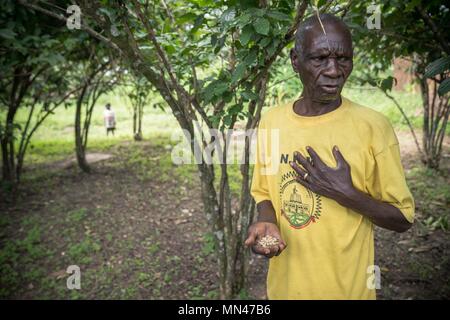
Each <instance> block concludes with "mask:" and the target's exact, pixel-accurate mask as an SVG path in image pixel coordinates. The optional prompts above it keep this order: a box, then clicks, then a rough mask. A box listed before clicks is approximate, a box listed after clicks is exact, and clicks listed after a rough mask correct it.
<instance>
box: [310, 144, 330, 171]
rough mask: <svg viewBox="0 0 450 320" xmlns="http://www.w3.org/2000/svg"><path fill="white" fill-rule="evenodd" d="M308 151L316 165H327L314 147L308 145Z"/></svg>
mask: <svg viewBox="0 0 450 320" xmlns="http://www.w3.org/2000/svg"><path fill="white" fill-rule="evenodd" d="M306 151H308V153H309V155H310V156H311V158H312V160H313V163H314V165H315V166H326V164H325V163H324V162H323V161H322V159H320V157H319V155H318V154H317V152H316V151H315V150H314V149H313V148H312V147H309V146H308V147H306Z"/></svg>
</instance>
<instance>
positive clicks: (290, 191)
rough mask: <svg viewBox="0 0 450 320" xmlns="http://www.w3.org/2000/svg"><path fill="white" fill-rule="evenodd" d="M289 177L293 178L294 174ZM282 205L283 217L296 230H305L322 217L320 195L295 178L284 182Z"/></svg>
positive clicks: (282, 186) (282, 185) (281, 197)
mask: <svg viewBox="0 0 450 320" xmlns="http://www.w3.org/2000/svg"><path fill="white" fill-rule="evenodd" d="M285 176H286V175H285ZM288 176H290V178H291V177H292V174H289V175H288ZM282 180H283V179H282ZM280 203H281V215H282V216H283V217H284V218H286V220H287V221H288V222H289V225H290V226H291V227H292V228H294V229H302V228H305V227H306V226H308V225H309V224H310V223H311V222H313V223H314V222H316V221H317V220H318V219H319V217H320V210H321V199H320V195H318V194H315V193H313V192H312V191H311V190H309V189H307V188H305V187H303V186H302V185H300V184H299V183H298V182H297V181H295V178H291V179H285V181H284V182H283V181H282V183H281V186H280Z"/></svg>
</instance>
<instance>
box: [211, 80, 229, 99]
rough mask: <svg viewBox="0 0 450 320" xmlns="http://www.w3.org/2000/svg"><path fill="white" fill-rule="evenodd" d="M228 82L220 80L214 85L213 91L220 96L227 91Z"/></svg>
mask: <svg viewBox="0 0 450 320" xmlns="http://www.w3.org/2000/svg"><path fill="white" fill-rule="evenodd" d="M227 89H228V83H225V82H220V83H218V84H217V85H216V86H214V89H213V92H214V95H215V96H220V95H221V94H222V93H224V92H225V91H227Z"/></svg>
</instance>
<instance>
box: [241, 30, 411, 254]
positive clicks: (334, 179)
mask: <svg viewBox="0 0 450 320" xmlns="http://www.w3.org/2000/svg"><path fill="white" fill-rule="evenodd" d="M324 27H325V30H326V33H327V34H326V35H325V34H324V33H323V30H322V28H321V27H320V25H319V24H318V23H317V24H314V25H313V27H312V28H310V29H308V31H307V32H305V35H304V39H303V41H302V46H303V47H302V50H301V51H302V52H297V51H296V50H295V49H292V51H291V63H292V67H293V69H294V71H295V72H297V73H298V74H299V76H300V79H301V80H302V83H303V84H304V89H303V92H302V98H301V99H300V100H298V101H296V102H295V103H294V112H295V113H297V114H299V115H302V116H318V115H321V114H325V113H328V112H331V111H333V110H335V109H337V108H338V107H339V106H340V105H341V91H342V88H343V87H344V84H345V81H346V80H347V78H348V76H349V75H350V73H351V71H352V69H353V48H352V41H351V35H350V33H349V31H348V29H347V28H346V26H345V25H343V24H341V23H337V22H334V21H328V22H326V23H324ZM306 149H307V152H308V156H306V155H302V154H301V153H300V152H295V154H294V160H295V161H291V162H290V166H291V167H292V168H293V169H294V170H295V172H296V173H297V174H298V176H297V178H296V180H297V182H298V183H300V184H301V185H303V186H304V187H305V188H308V189H309V190H311V191H312V192H314V193H317V194H320V195H322V196H324V197H328V198H330V199H333V200H335V201H336V202H338V203H339V204H340V205H342V206H344V207H347V208H349V209H352V210H354V211H356V212H358V213H360V214H361V215H363V216H365V217H366V218H368V219H370V220H371V221H372V222H373V223H374V224H376V225H377V226H379V227H382V228H385V229H389V230H393V231H397V232H404V231H406V230H408V229H409V228H410V227H411V225H412V224H411V223H410V222H408V221H407V220H406V218H405V217H404V216H403V214H402V213H401V211H400V210H399V209H398V208H396V207H395V206H393V205H391V204H389V203H386V202H382V201H378V200H376V199H374V198H372V197H371V196H370V195H368V194H366V193H364V192H362V191H360V190H358V189H356V188H355V187H354V186H353V182H352V179H351V168H350V165H349V164H348V162H347V161H346V160H345V158H344V156H343V155H342V154H341V152H340V151H339V148H338V146H334V148H333V150H332V152H333V155H334V158H335V160H336V163H337V165H336V167H334V168H333V167H328V166H327V165H326V164H325V163H324V162H323V161H322V159H321V158H320V156H319V155H318V154H317V153H316V152H315V151H314V149H313V148H311V147H307V148H306ZM257 210H258V220H257V222H255V223H253V224H252V225H251V226H250V227H249V230H248V237H247V240H246V241H245V245H246V246H248V247H251V248H252V250H253V252H254V253H256V254H261V255H264V256H266V257H268V258H272V257H273V256H276V255H279V254H281V252H282V251H283V250H284V249H285V248H286V246H287V245H286V243H285V242H284V241H283V240H282V237H281V233H280V231H279V229H278V226H277V218H276V214H275V209H274V207H273V205H272V202H271V201H270V200H265V201H261V202H260V203H258V204H257ZM265 235H271V236H273V237H275V238H277V239H278V240H279V241H280V244H279V245H278V246H274V247H271V248H269V249H267V248H261V247H260V246H258V245H257V241H258V240H259V239H260V238H262V237H264V236H265Z"/></svg>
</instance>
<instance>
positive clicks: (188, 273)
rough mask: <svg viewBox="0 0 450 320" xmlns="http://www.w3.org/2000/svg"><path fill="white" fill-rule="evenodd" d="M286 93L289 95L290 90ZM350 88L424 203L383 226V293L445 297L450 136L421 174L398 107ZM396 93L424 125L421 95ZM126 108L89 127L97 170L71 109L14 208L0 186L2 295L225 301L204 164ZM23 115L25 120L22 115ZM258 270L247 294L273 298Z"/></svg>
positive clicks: (52, 121) (49, 127)
mask: <svg viewBox="0 0 450 320" xmlns="http://www.w3.org/2000/svg"><path fill="white" fill-rule="evenodd" d="M296 88H297V87H296ZM281 89H282V90H281V91H282V92H280V96H283V90H285V89H286V86H283V87H281ZM345 91H346V92H345V96H346V97H348V98H350V99H352V100H354V101H360V102H366V101H367V102H370V104H371V106H373V107H374V109H376V110H378V111H380V112H382V113H383V114H385V115H386V116H388V117H389V119H390V121H391V122H392V123H393V125H394V126H395V128H396V131H397V134H398V137H399V140H400V145H401V152H402V160H403V164H404V167H405V169H406V175H407V180H408V184H409V186H410V188H411V190H412V192H413V194H414V196H415V199H416V207H417V208H416V214H417V220H416V223H415V225H414V226H413V228H412V229H411V230H409V231H408V232H406V233H403V234H396V233H394V232H389V231H385V230H381V229H376V263H377V264H378V265H379V266H380V269H381V275H382V281H381V289H380V290H379V291H378V297H379V298H381V299H408V298H427V299H428V298H449V297H450V283H449V279H450V266H449V258H450V252H449V251H450V248H449V245H450V241H449V219H450V217H449V216H450V184H449V179H450V172H449V168H450V158H449V156H448V155H449V150H450V147H449V146H450V143H449V137H447V141H446V147H445V150H444V152H443V154H444V158H443V165H442V170H441V171H440V172H437V173H436V172H433V171H430V170H425V169H424V168H423V166H422V165H421V164H420V163H419V162H418V160H417V159H418V156H417V151H416V149H415V145H414V143H413V140H412V139H411V135H410V134H409V132H408V131H407V130H406V126H405V124H404V123H403V120H402V117H401V115H400V113H399V112H398V110H397V109H396V107H395V105H393V104H392V101H390V100H389V99H387V98H386V97H385V96H384V94H383V93H381V92H379V91H376V90H373V89H368V88H353V89H352V88H347V89H346V90H345ZM392 94H393V95H394V96H395V97H396V99H398V101H399V103H400V104H401V105H402V106H405V112H406V113H407V114H408V116H410V118H411V121H412V122H413V124H414V125H415V126H416V129H417V128H420V126H421V117H420V114H421V112H420V110H421V101H420V96H419V95H417V94H413V93H408V92H401V93H397V92H393V93H392ZM158 99H160V98H158V97H155V99H154V102H155V101H156V102H157V101H159V100H158ZM106 102H111V103H112V106H113V109H114V110H115V112H116V117H117V131H116V135H115V137H111V136H110V137H106V136H105V131H104V128H103V118H102V113H103V108H102V107H101V106H103V105H104V104H105V103H106ZM23 109H26V108H23ZM130 110H131V107H130V104H129V102H127V101H126V99H124V98H123V96H121V95H120V93H111V94H110V95H108V96H102V97H101V99H100V101H99V107H96V108H95V110H94V115H93V122H92V124H91V129H90V131H89V132H90V134H89V145H88V151H89V156H88V161H89V162H90V163H91V166H92V168H93V173H92V174H90V175H89V174H84V173H82V172H81V171H80V170H79V169H78V168H77V166H76V164H75V162H74V151H73V149H74V141H73V137H74V134H73V130H74V128H73V108H63V109H60V110H57V112H56V113H55V114H54V115H52V116H51V117H49V118H48V119H47V120H46V122H45V123H44V126H43V127H42V128H40V129H39V130H38V131H37V132H36V134H35V136H33V138H32V143H31V146H30V148H29V150H28V152H27V157H26V159H25V171H24V173H23V175H22V179H23V181H22V183H21V186H20V192H19V195H18V198H17V199H16V201H15V202H11V201H10V199H9V194H8V192H7V189H5V188H1V187H0V298H6V299H14V298H24V299H80V298H86V299H92V298H97V299H114V298H116V299H181V298H188V299H196V298H206V299H214V298H217V295H218V290H217V289H218V281H217V280H218V274H217V271H218V269H217V267H216V264H215V258H214V246H213V242H212V241H211V239H212V238H211V235H210V233H209V227H208V225H207V224H206V222H205V219H204V215H203V212H202V204H201V201H200V196H199V195H200V190H199V183H198V178H197V175H196V168H195V166H194V165H192V166H186V165H184V166H176V165H174V164H173V163H172V162H171V159H170V149H171V148H172V146H173V144H175V142H173V140H171V139H169V138H170V137H171V136H173V134H174V132H175V131H176V128H177V123H176V121H175V120H174V118H173V117H172V116H171V115H170V114H169V113H168V112H164V111H159V110H158V109H152V108H150V107H149V108H147V109H146V111H145V114H144V119H143V124H144V126H143V134H144V137H145V138H146V140H145V141H142V142H134V141H132V140H131V134H132V115H131V113H130ZM0 111H1V110H0ZM18 118H19V119H21V120H20V121H21V123H22V124H23V123H24V122H25V121H26V112H24V110H21V111H20V112H19V115H18ZM20 121H19V122H20ZM417 135H418V137H419V138H420V137H421V134H420V130H418V131H417ZM231 173H232V174H231V180H230V182H231V187H232V190H239V184H238V183H237V182H236V178H237V177H239V173H238V171H237V170H235V171H232V172H231ZM69 265H78V266H79V267H80V269H81V290H68V289H67V287H66V281H67V278H68V276H69V275H68V274H67V273H66V269H67V267H68V266H69ZM251 266H252V267H251V268H250V274H249V275H248V279H249V287H250V289H249V290H248V291H247V292H242V293H241V294H240V298H265V277H266V270H267V260H266V259H265V258H262V257H256V256H253V260H252V265H251Z"/></svg>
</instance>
